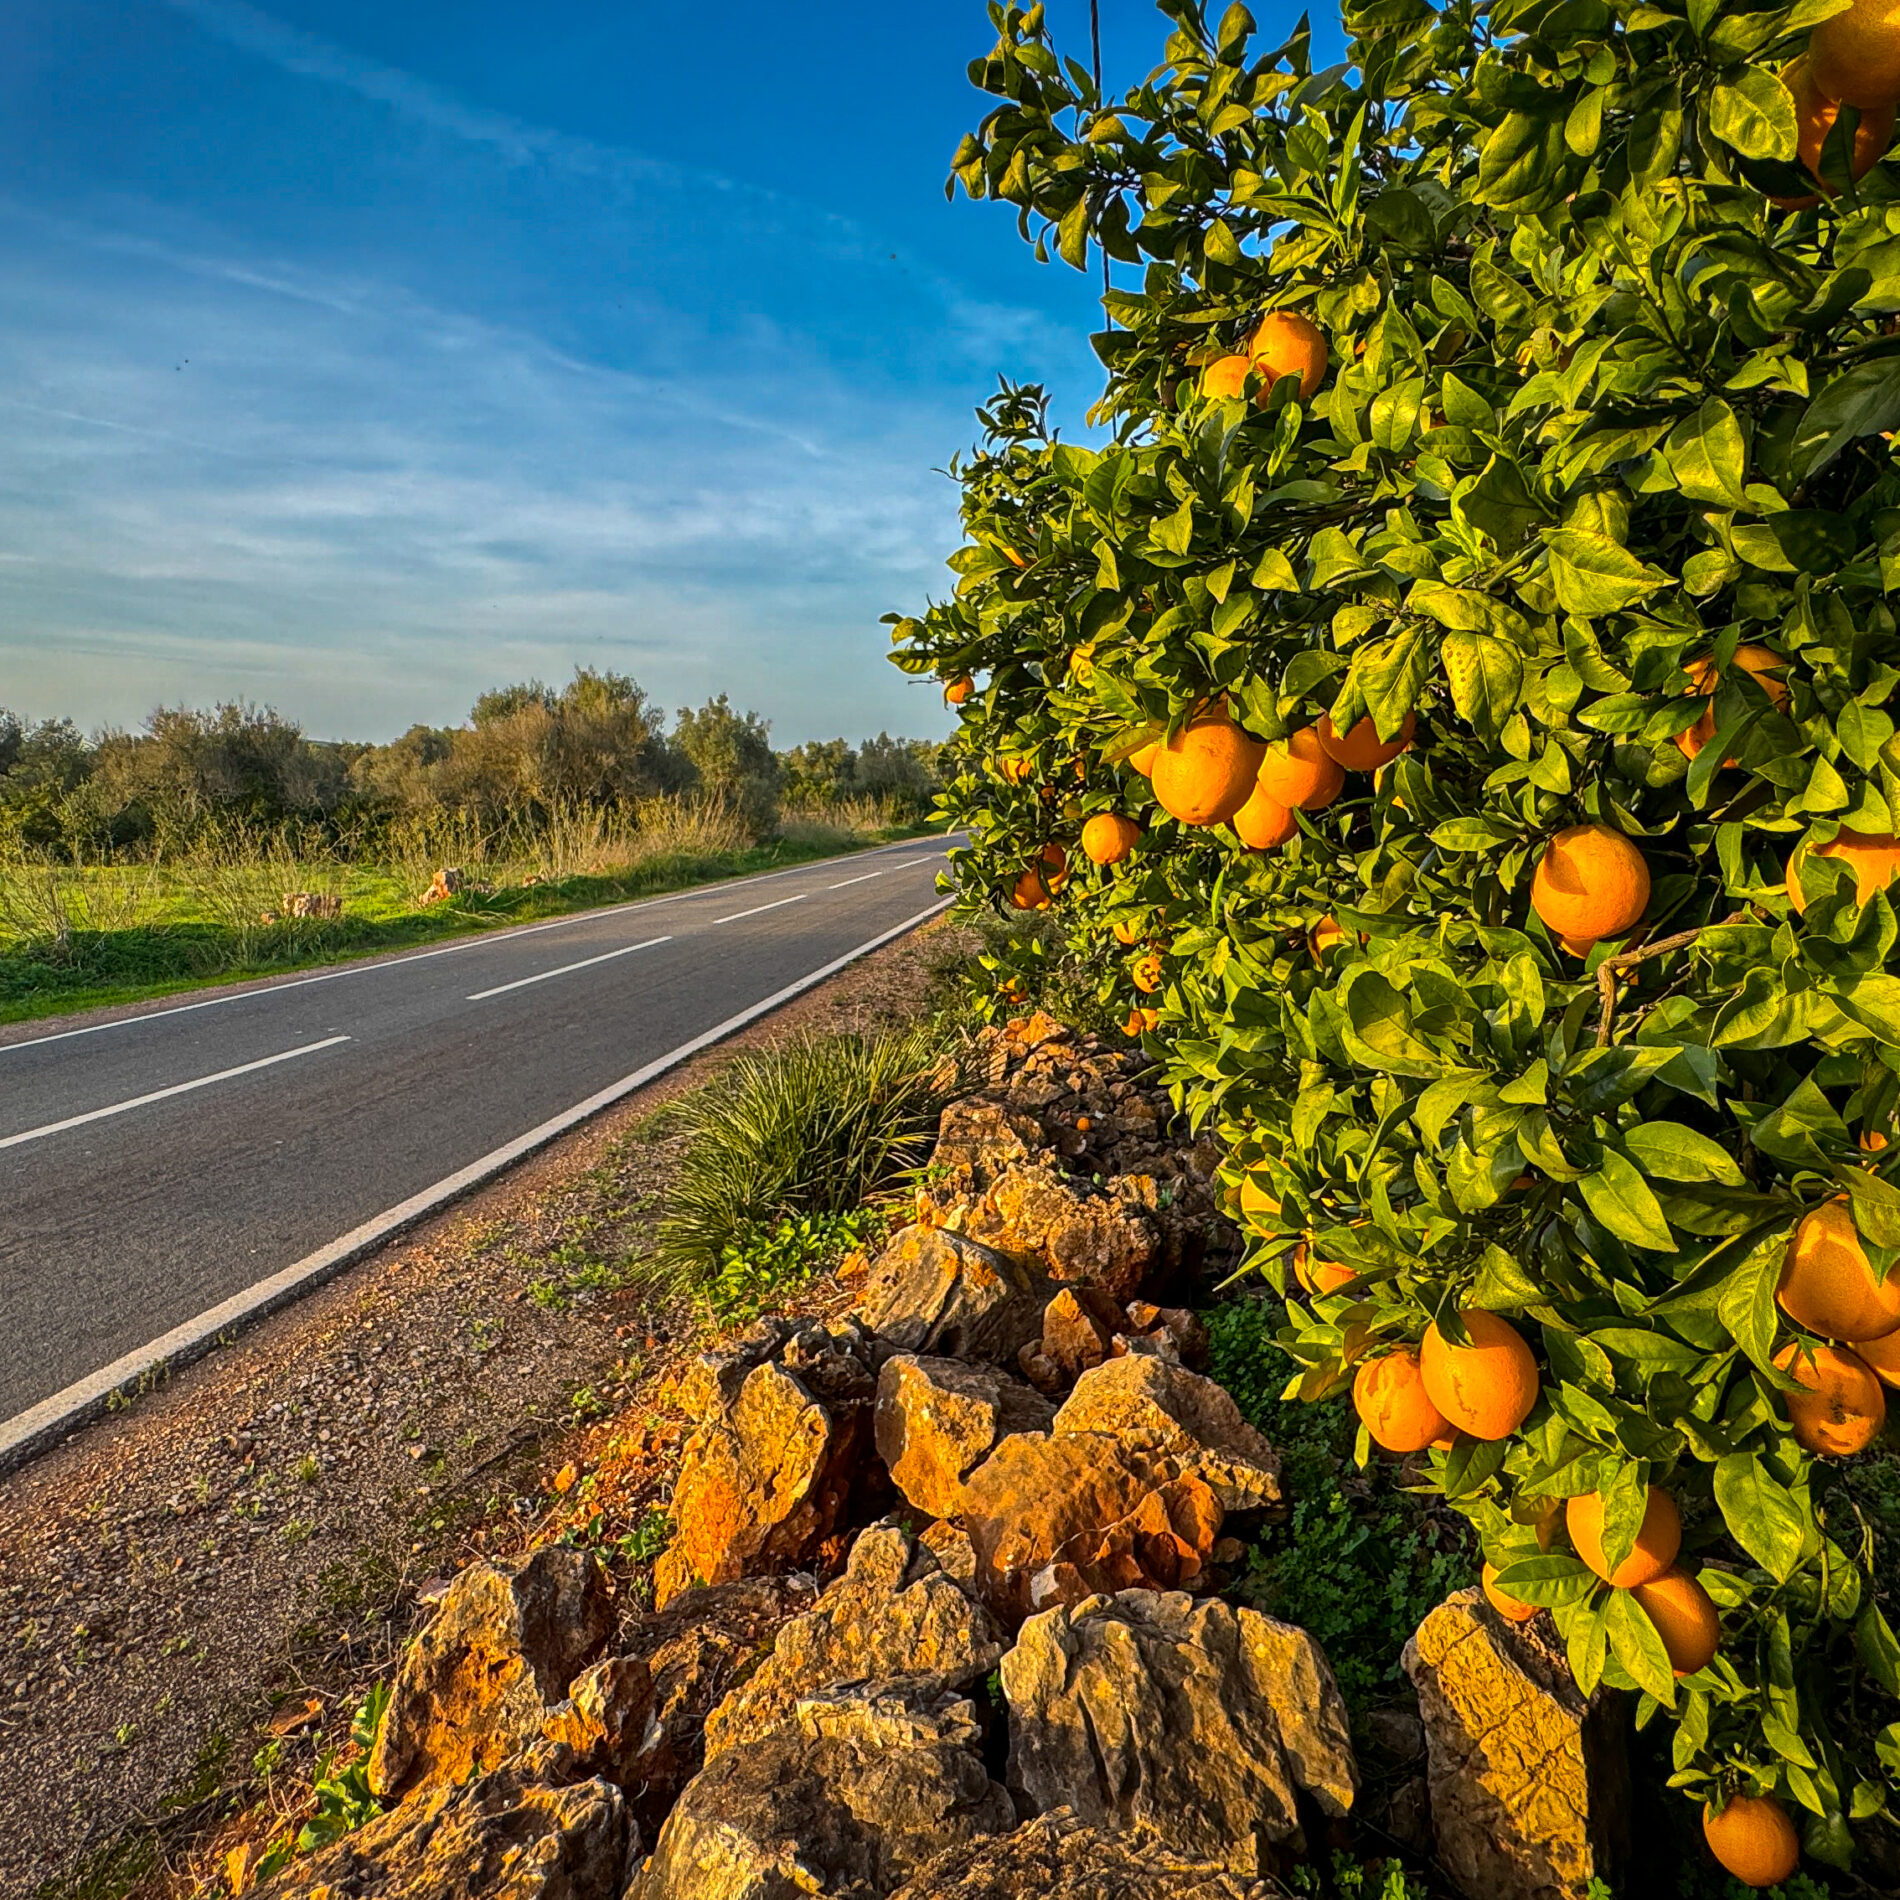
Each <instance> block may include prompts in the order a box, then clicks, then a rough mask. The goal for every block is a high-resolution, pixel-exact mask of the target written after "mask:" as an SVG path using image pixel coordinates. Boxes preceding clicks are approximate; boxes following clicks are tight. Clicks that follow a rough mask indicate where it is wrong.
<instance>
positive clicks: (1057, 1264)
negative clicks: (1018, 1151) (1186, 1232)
mask: <svg viewBox="0 0 1900 1900" xmlns="http://www.w3.org/2000/svg"><path fill="white" fill-rule="evenodd" d="M988 1206H989V1207H990V1208H992V1209H993V1210H994V1214H995V1222H996V1232H995V1233H994V1235H992V1234H991V1233H989V1232H983V1233H982V1234H981V1237H982V1238H984V1239H986V1240H990V1241H991V1244H992V1245H996V1246H999V1247H1000V1248H1001V1249H1002V1250H1003V1251H1004V1252H1007V1253H1009V1254H1011V1255H1014V1256H1017V1257H1019V1258H1020V1257H1027V1258H1031V1259H1033V1260H1035V1261H1037V1262H1038V1263H1039V1264H1040V1265H1041V1266H1042V1267H1044V1268H1045V1269H1046V1270H1047V1272H1048V1273H1049V1275H1050V1277H1051V1278H1052V1279H1056V1280H1060V1281H1064V1282H1072V1283H1079V1284H1082V1285H1086V1286H1092V1287H1098V1288H1100V1290H1101V1291H1102V1292H1104V1293H1106V1294H1107V1295H1108V1296H1109V1297H1110V1298H1111V1299H1115V1300H1129V1299H1132V1298H1133V1297H1134V1296H1135V1295H1136V1294H1137V1293H1139V1292H1140V1291H1141V1288H1142V1283H1143V1282H1144V1281H1145V1280H1146V1278H1147V1276H1148V1270H1149V1269H1150V1268H1151V1267H1152V1266H1153V1265H1154V1264H1155V1260H1156V1258H1157V1256H1158V1254H1159V1252H1160V1247H1161V1236H1160V1234H1159V1232H1158V1231H1157V1229H1156V1227H1155V1224H1154V1222H1153V1221H1152V1220H1150V1219H1149V1218H1148V1215H1147V1213H1146V1211H1145V1210H1144V1209H1142V1208H1140V1207H1139V1206H1137V1205H1133V1204H1131V1203H1129V1202H1127V1201H1124V1200H1122V1199H1120V1198H1118V1197H1116V1196H1114V1195H1112V1194H1101V1193H1097V1192H1094V1191H1093V1190H1086V1189H1084V1188H1083V1187H1081V1186H1078V1185H1077V1184H1075V1183H1074V1182H1072V1181H1071V1180H1070V1179H1069V1178H1068V1177H1067V1176H1065V1175H1063V1174H1062V1173H1061V1172H1059V1171H1058V1170H1057V1169H1055V1168H1051V1167H1047V1166H1043V1165H1039V1164H1036V1163H1026V1164H1023V1165H1021V1166H1018V1167H1014V1168H1011V1169H1009V1170H1008V1172H1007V1173H1005V1174H1004V1175H1003V1176H1002V1178H1001V1179H1000V1180H998V1181H997V1183H996V1184H995V1186H994V1187H992V1188H991V1189H990V1191H989V1196H988ZM972 1231H977V1230H975V1229H974V1228H973V1230H972Z"/></svg>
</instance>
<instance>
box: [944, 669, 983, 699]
mask: <svg viewBox="0 0 1900 1900" xmlns="http://www.w3.org/2000/svg"><path fill="white" fill-rule="evenodd" d="M975 691H976V681H975V680H973V679H972V678H971V677H970V676H969V674H967V673H959V674H958V675H957V676H956V678H955V679H953V680H952V681H951V682H950V684H949V685H948V686H946V687H945V688H944V689H943V703H944V704H945V705H946V706H961V705H962V704H963V702H964V701H965V700H966V699H968V698H969V697H970V695H971V694H972V693H973V692H975Z"/></svg>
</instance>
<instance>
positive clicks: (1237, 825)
mask: <svg viewBox="0 0 1900 1900" xmlns="http://www.w3.org/2000/svg"><path fill="white" fill-rule="evenodd" d="M1233 825H1234V835H1235V836H1236V837H1237V838H1238V839H1239V840H1240V842H1241V843H1242V844H1244V845H1247V846H1249V847H1250V848H1252V849H1253V850H1255V851H1271V850H1272V849H1273V848H1274V847H1275V846H1276V845H1282V844H1285V843H1286V841H1287V840H1288V839H1289V838H1290V837H1292V836H1293V834H1294V833H1295V832H1296V831H1298V830H1299V828H1300V825H1299V820H1298V819H1296V818H1295V817H1294V816H1293V814H1292V812H1291V811H1289V810H1288V809H1287V807H1286V806H1284V805H1282V804H1281V803H1280V802H1279V800H1278V799H1274V798H1269V797H1268V796H1267V795H1266V793H1265V792H1263V791H1262V790H1261V789H1260V785H1259V781H1258V780H1256V781H1255V783H1254V788H1253V790H1252V792H1250V793H1249V794H1248V797H1247V802H1246V804H1244V805H1243V806H1241V808H1240V809H1239V810H1238V811H1237V812H1235V813H1234V817H1233Z"/></svg>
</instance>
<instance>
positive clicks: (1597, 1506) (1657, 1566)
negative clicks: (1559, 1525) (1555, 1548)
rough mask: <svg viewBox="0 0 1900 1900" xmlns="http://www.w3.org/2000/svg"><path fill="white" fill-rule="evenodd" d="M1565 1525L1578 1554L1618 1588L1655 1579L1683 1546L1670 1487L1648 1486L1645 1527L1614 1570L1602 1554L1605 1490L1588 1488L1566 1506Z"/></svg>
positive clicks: (1680, 1528) (1680, 1522) (1674, 1558)
mask: <svg viewBox="0 0 1900 1900" xmlns="http://www.w3.org/2000/svg"><path fill="white" fill-rule="evenodd" d="M1564 1528H1565V1529H1566V1530H1567V1531H1568V1532H1569V1533H1570V1541H1571V1543H1572V1545H1573V1546H1574V1547H1575V1549H1576V1552H1577V1555H1578V1556H1579V1557H1581V1558H1582V1559H1583V1561H1584V1562H1585V1563H1586V1564H1588V1565H1589V1567H1590V1568H1591V1569H1592V1570H1594V1571H1595V1572H1596V1573H1597V1575H1598V1576H1599V1577H1601V1578H1602V1579H1603V1581H1604V1582H1605V1583H1613V1584H1615V1586H1616V1587H1617V1588H1618V1589H1619V1590H1633V1589H1634V1588H1635V1587H1636V1586H1637V1585H1638V1584H1639V1583H1654V1582H1655V1580H1656V1579H1657V1578H1658V1577H1660V1576H1661V1575H1662V1573H1663V1572H1664V1571H1665V1570H1667V1569H1668V1568H1669V1566H1670V1565H1671V1564H1673V1563H1674V1562H1675V1561H1676V1552H1677V1551H1679V1550H1680V1549H1681V1548H1682V1513H1681V1512H1680V1511H1679V1510H1677V1509H1676V1501H1675V1499H1674V1498H1672V1497H1671V1496H1670V1495H1669V1493H1668V1492H1667V1491H1662V1490H1659V1489H1658V1488H1657V1487H1656V1486H1655V1485H1653V1484H1652V1485H1651V1486H1650V1487H1649V1502H1648V1503H1647V1504H1646V1505H1645V1506H1644V1507H1643V1524H1642V1528H1641V1529H1640V1530H1639V1531H1638V1532H1637V1533H1636V1548H1635V1549H1634V1550H1633V1551H1631V1552H1630V1554H1629V1555H1628V1556H1627V1557H1625V1558H1624V1559H1623V1561H1622V1562H1621V1563H1620V1564H1618V1565H1617V1566H1616V1568H1615V1569H1614V1570H1611V1569H1610V1568H1609V1567H1608V1565H1607V1562H1606V1560H1605V1558H1604V1555H1603V1493H1602V1492H1601V1491H1586V1492H1584V1493H1583V1494H1582V1495H1581V1496H1580V1497H1574V1498H1572V1499H1571V1500H1570V1501H1569V1503H1568V1504H1566V1505H1565V1506H1564Z"/></svg>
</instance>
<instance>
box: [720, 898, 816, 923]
mask: <svg viewBox="0 0 1900 1900" xmlns="http://www.w3.org/2000/svg"><path fill="white" fill-rule="evenodd" d="M810 895H811V892H810V891H800V892H799V893H798V895H797V896H796V897H781V898H780V899H779V900H778V902H777V903H775V904H754V905H753V906H752V908H751V909H750V910H735V911H734V912H733V913H732V915H731V916H730V917H715V918H714V919H713V922H714V923H715V924H736V923H737V922H738V921H739V919H740V918H741V917H757V916H758V915H759V914H760V913H761V912H762V911H768V910H783V909H784V908H785V906H786V905H787V904H802V903H803V902H804V901H805V899H806V898H808V897H809V896H810Z"/></svg>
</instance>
